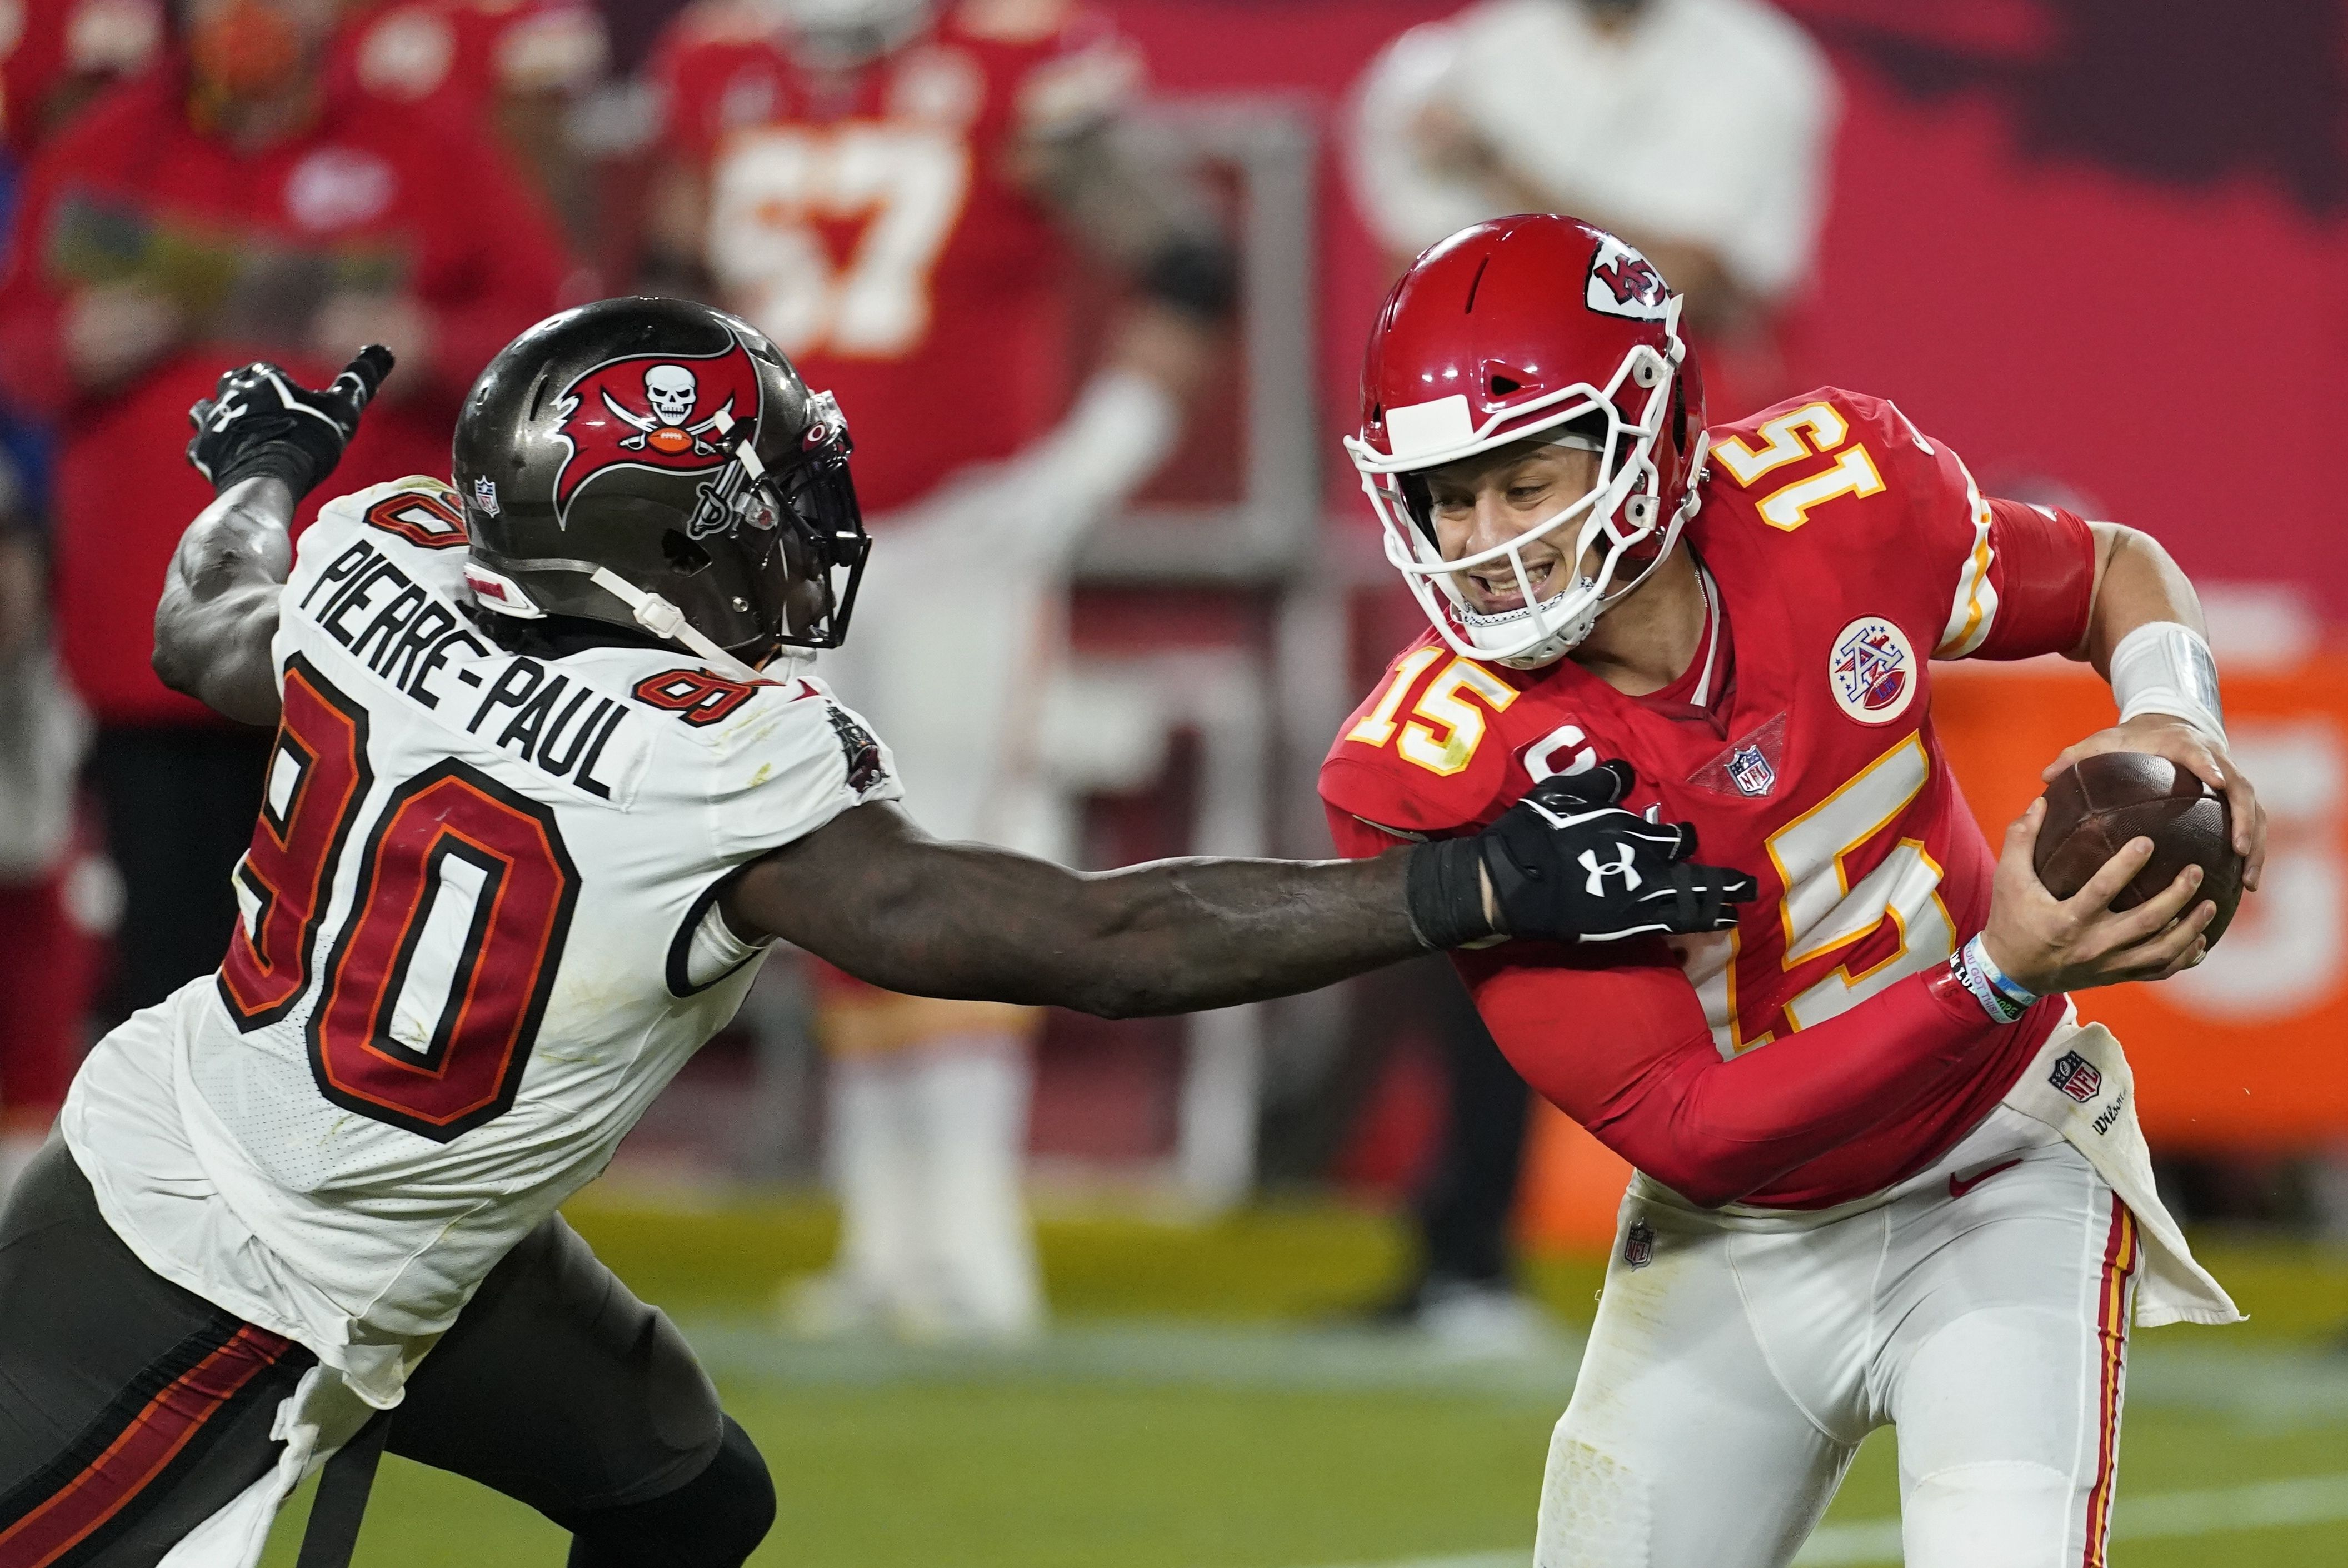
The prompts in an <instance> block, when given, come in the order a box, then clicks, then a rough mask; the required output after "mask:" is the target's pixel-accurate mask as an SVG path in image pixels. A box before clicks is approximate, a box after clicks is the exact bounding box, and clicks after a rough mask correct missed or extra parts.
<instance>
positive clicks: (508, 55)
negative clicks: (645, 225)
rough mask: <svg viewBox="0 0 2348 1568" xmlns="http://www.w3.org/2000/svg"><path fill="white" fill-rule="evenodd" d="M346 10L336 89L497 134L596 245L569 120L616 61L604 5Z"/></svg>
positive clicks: (424, 0)
mask: <svg viewBox="0 0 2348 1568" xmlns="http://www.w3.org/2000/svg"><path fill="white" fill-rule="evenodd" d="M610 55H611V45H610V42H609V40H608V39H607V38H606V37H605V36H604V26H603V18H602V13H601V12H599V11H598V10H597V9H596V8H595V7H594V6H593V5H590V4H588V3H587V0H347V3H346V4H345V22H344V24H343V26H342V28H341V29H340V31H339V32H338V33H337V35H336V36H335V47H334V58H333V60H332V62H331V63H330V64H329V66H328V67H327V81H328V84H329V85H328V88H327V90H328V91H329V92H330V93H338V92H343V91H347V90H355V91H358V92H362V93H365V94H366V95H368V96H370V97H372V98H376V99H377V100H379V101H380V102H382V103H384V104H386V105H388V106H390V107H391V108H395V109H396V110H398V111H400V112H402V113H411V112H412V113H421V114H430V115H437V116H440V117H443V118H453V119H458V120H461V121H463V122H464V123H466V124H467V125H469V126H472V127H474V128H476V129H482V128H486V129H493V130H494V131H496V132H497V134H498V135H499V137H500V138H501V139H502V140H503V141H504V143H505V146H506V149H507V150H508V151H510V152H511V153H512V154H513V155H514V158H515V160H517V161H518V162H519V163H520V166H521V169H522V170H523V172H524V173H525V174H527V175H528V176H529V177H530V181H532V183H534V184H535V185H536V186H537V187H538V189H539V192H540V194H541V195H542V196H544V197H545V198H546V201H547V203H548V205H549V206H551V208H553V210H554V211H556V212H557V213H559V214H561V217H562V220H563V222H564V223H565V224H566V225H567V226H568V227H569V229H570V230H571V232H572V237H573V239H574V240H575V241H576V242H578V243H580V244H581V245H582V247H583V246H585V245H587V244H588V243H589V242H591V241H592V238H593V225H594V223H595V221H596V219H597V217H598V215H599V214H598V207H597V203H596V202H595V201H594V199H593V191H592V181H591V180H590V178H589V176H588V170H586V168H585V167H584V166H583V163H582V160H581V159H580V157H579V156H578V149H577V143H576V141H575V140H574V139H573V138H572V135H571V134H570V125H569V119H570V116H571V115H572V112H573V110H574V109H575V108H577V106H578V104H579V101H580V98H581V97H582V94H584V93H585V92H586V91H587V90H588V89H589V88H592V87H594V86H595V85H596V84H597V83H598V82H599V81H600V80H601V79H602V76H603V72H604V68H605V67H606V66H607V65H608V64H609V61H610ZM577 292H579V293H580V294H582V296H583V295H584V294H588V293H592V292H593V291H592V290H589V289H585V288H583V287H582V289H580V290H579V291H577Z"/></svg>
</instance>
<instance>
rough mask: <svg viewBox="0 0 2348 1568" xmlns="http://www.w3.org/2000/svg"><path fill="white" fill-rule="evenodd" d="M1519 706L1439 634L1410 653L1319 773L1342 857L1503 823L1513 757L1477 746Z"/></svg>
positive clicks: (1354, 718) (1500, 682) (1360, 710)
mask: <svg viewBox="0 0 2348 1568" xmlns="http://www.w3.org/2000/svg"><path fill="white" fill-rule="evenodd" d="M1516 696H1517V692H1516V688H1515V687H1514V686H1510V685H1509V683H1508V682H1507V681H1506V680H1504V679H1502V678H1501V677H1500V676H1498V675H1497V674H1495V673H1494V672H1493V671H1492V670H1491V669H1490V668H1489V667H1488V666H1487V665H1481V664H1478V663H1477V662H1476V661H1474V660H1472V659H1463V658H1458V657H1455V656H1454V655H1453V654H1452V652H1451V650H1450V649H1449V648H1448V647H1447V646H1446V645H1443V644H1442V643H1441V642H1439V641H1437V639H1436V636H1435V634H1433V633H1432V632H1430V633H1428V634H1426V635H1425V636H1423V637H1421V638H1420V639H1419V640H1418V641H1417V642H1416V643H1413V644H1412V645H1410V646H1409V647H1407V648H1406V649H1404V650H1403V652H1402V653H1401V655H1399V656H1398V657H1396V658H1395V661H1394V663H1393V664H1391V665H1388V666H1387V667H1386V673H1385V678H1384V679H1382V680H1381V681H1379V682H1378V685H1377V687H1376V689H1375V690H1374V691H1373V692H1371V693H1370V695H1369V696H1368V697H1366V698H1365V699H1364V701H1363V703H1362V706H1361V707H1357V708H1355V709H1354V712H1353V714H1352V715H1351V716H1350V717H1347V718H1346V720H1345V724H1344V728H1342V729H1340V730H1339V731H1338V732H1337V741H1336V744H1335V745H1334V746H1332V747H1331V748H1329V755H1328V758H1326V760H1324V761H1323V763H1322V764H1321V800H1322V804H1323V805H1324V806H1325V807H1327V808H1328V811H1329V825H1330V833H1331V836H1332V837H1334V839H1335V840H1336V841H1337V847H1338V850H1339V851H1340V852H1342V853H1344V854H1345V855H1347V856H1352V857H1358V856H1363V855H1373V854H1380V853H1383V852H1385V851H1387V850H1390V849H1393V848H1394V847H1395V844H1397V843H1400V842H1405V841H1409V840H1412V839H1440V838H1447V837H1449V836H1451V835H1452V834H1454V833H1457V832H1461V831H1463V830H1468V829H1471V828H1479V827H1481V826H1483V825H1484V824H1485V823H1487V822H1488V821H1490V820H1492V819H1493V818H1495V817H1497V816H1498V815H1499V814H1500V812H1501V811H1502V810H1505V809H1506V808H1507V807H1508V805H1509V803H1510V802H1509V799H1507V787H1508V781H1509V776H1508V768H1509V760H1508V752H1507V749H1506V748H1503V747H1498V746H1482V745H1479V744H1478V742H1479V741H1480V740H1481V739H1482V738H1483V735H1484V732H1485V729H1486V728H1487V727H1488V725H1489V723H1490V720H1491V717H1492V715H1493V714H1494V713H1495V712H1496V711H1498V710H1499V709H1501V708H1505V707H1508V706H1509V704H1510V703H1512V702H1514V701H1515V700H1516Z"/></svg>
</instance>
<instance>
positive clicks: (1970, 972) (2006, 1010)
mask: <svg viewBox="0 0 2348 1568" xmlns="http://www.w3.org/2000/svg"><path fill="white" fill-rule="evenodd" d="M1949 973H1950V974H1952V975H1954V976H1955V977H1956V978H1957V980H1958V982H1959V983H1960V984H1962V985H1963V986H1964V988H1965V989H1966V990H1967V991H1969V992H1971V993H1972V997H1973V1000H1974V1001H1976V1002H1979V1003H1980V1004H1981V1006H1982V1012H1984V1013H1987V1014H1988V1015H1989V1016H1990V1020H1991V1022H1993V1023H1998V1024H2011V1023H2014V1022H2017V1021H2018V1020H2019V1019H2020V1018H2021V1017H2022V1016H2023V1015H2024V1013H2027V1012H2028V1011H2030V1009H2031V1007H2032V1006H2034V1004H2035V1003H2036V1002H2037V1001H2038V995H2037V993H2035V992H2034V991H2031V990H2029V989H2027V988H2025V987H2024V985H2022V984H2021V983H2020V982H2018V981H2016V980H2015V979H2014V978H2013V976H2011V975H2007V974H2006V973H2005V971H2003V969H2000V968H1999V967H1998V966H1997V961H1996V960H1995V959H1993V958H1992V957H1991V956H1990V955H1989V949H1988V948H1987V947H1985V946H1983V945H1982V939H1981V938H1980V937H1978V936H1976V937H1974V938H1973V939H1972V941H1970V942H1968V943H1966V944H1964V945H1963V946H1962V947H1961V948H1959V949H1957V951H1956V952H1954V953H1952V954H1950V955H1949Z"/></svg>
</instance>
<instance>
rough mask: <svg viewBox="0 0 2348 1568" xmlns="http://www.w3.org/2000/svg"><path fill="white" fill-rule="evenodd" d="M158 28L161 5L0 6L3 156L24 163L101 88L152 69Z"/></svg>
mask: <svg viewBox="0 0 2348 1568" xmlns="http://www.w3.org/2000/svg"><path fill="white" fill-rule="evenodd" d="M12 24H13V25H12ZM164 30H165V23H164V15H163V0H6V3H5V5H0V133H5V139H6V141H7V145H8V150H9V151H10V152H11V153H12V154H14V155H15V157H16V158H18V159H24V158H28V157H30V156H31V155H32V151H33V150H34V149H35V148H36V147H38V146H39V145H40V144H41V143H42V142H43V141H46V139H48V138H49V136H50V135H51V134H52V133H53V132H55V131H56V130H57V129H58V128H59V127H61V126H63V125H64V124H65V122H66V121H67V119H69V118H71V117H72V115H73V114H74V112H75V111H76V110H77V109H79V108H82V106H83V105H85V104H87V103H88V102H89V101H90V100H91V99H92V98H95V97H97V96H98V93H100V92H101V91H103V90H104V89H105V88H108V86H110V85H112V84H113V83H115V82H118V81H119V80H121V79H122V78H123V77H130V76H136V75H138V74H139V72H140V71H143V70H145V69H146V68H147V67H149V66H151V65H153V64H154V63H155V61H156V60H157V58H159V57H160V56H161V54H162V52H163V35H164Z"/></svg>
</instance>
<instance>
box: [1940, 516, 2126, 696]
mask: <svg viewBox="0 0 2348 1568" xmlns="http://www.w3.org/2000/svg"><path fill="white" fill-rule="evenodd" d="M1989 510H1990V528H1989V549H1990V564H1989V586H1990V595H1989V596H1990V599H1991V601H1992V603H1993V606H1994V613H1993V614H1992V615H1990V616H1989V617H1988V621H1989V624H1988V626H1987V627H1986V628H1985V629H1984V631H1983V633H1982V637H1981V639H1980V641H1979V643H1978V644H1977V645H1975V646H1974V647H1973V649H1972V654H1971V655H1970V656H1971V657H1973V658H1977V659H2031V658H2036V657H2037V656H2038V655H2041V654H2066V653H2069V652H2070V651H2071V650H2072V649H2073V648H2075V647H2077V646H2078V645H2079V644H2080V641H2081V640H2082V639H2083V638H2085V636H2086V634H2087V614H2088V611H2089V609H2090V608H2091V607H2092V606H2093V605H2094V603H2095V596H2096V536H2095V533H2094V532H2093V531H2091V530H2090V529H2089V528H2088V527H2087V524H2086V522H2085V520H2084V519H2082V518H2080V517H2079V516H2078V515H2077V514H2076V513H2074V512H2068V511H2064V510H2063V509H2062V508H2060V507H2049V506H2034V505H2030V504H2026V503H2024V502H2022V501H2018V500H1992V501H1991V502H1990V503H1989ZM1944 656H1946V655H1944Z"/></svg>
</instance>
